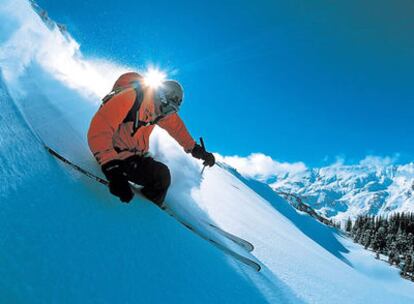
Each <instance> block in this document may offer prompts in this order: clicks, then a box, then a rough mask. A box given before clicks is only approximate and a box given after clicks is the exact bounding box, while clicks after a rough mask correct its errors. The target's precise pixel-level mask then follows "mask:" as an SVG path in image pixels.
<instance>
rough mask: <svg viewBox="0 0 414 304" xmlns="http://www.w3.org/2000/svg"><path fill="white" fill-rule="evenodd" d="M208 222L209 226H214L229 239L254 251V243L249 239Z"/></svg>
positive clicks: (249, 250)
mask: <svg viewBox="0 0 414 304" xmlns="http://www.w3.org/2000/svg"><path fill="white" fill-rule="evenodd" d="M206 224H207V225H208V226H210V227H211V228H213V229H214V230H215V231H217V232H218V233H220V234H221V235H223V236H225V237H226V238H228V239H229V240H231V241H232V242H233V243H235V244H237V245H239V246H240V247H242V248H243V249H245V250H246V251H248V252H252V251H253V250H254V245H253V244H252V243H250V242H249V241H247V240H245V239H243V238H241V237H239V236H237V235H234V234H232V233H230V232H227V231H226V230H224V229H221V228H220V227H218V226H216V225H214V224H212V223H209V222H206Z"/></svg>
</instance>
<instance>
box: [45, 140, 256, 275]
mask: <svg viewBox="0 0 414 304" xmlns="http://www.w3.org/2000/svg"><path fill="white" fill-rule="evenodd" d="M43 145H44V147H45V149H46V150H47V151H48V152H49V153H50V154H51V155H52V156H54V157H56V158H57V159H59V160H60V161H61V162H63V163H65V164H67V165H68V166H70V167H71V168H73V169H74V170H76V171H78V172H80V173H82V174H84V175H85V176H87V177H89V178H90V179H93V180H95V181H97V182H98V183H101V184H102V185H105V186H108V184H109V183H108V181H107V180H105V179H103V178H100V177H99V176H96V175H95V174H93V173H91V172H89V171H87V170H85V169H83V168H81V167H80V166H78V165H76V164H74V163H72V162H71V161H70V160H68V159H66V158H65V157H63V156H62V155H60V154H59V153H57V152H56V151H55V150H53V149H52V148H50V147H49V146H47V145H46V144H43ZM163 210H164V211H165V212H166V213H167V214H169V215H170V216H172V217H173V218H174V219H175V220H176V221H178V222H179V223H180V224H182V225H183V226H184V227H186V228H187V229H189V230H190V231H192V232H193V233H195V234H196V235H198V236H199V237H201V238H202V239H204V240H206V241H208V242H209V243H211V244H213V245H214V246H215V247H216V248H218V249H220V250H221V251H222V252H224V253H225V254H227V255H229V256H231V257H233V258H234V259H235V260H237V261H239V262H241V263H243V264H244V265H246V266H249V267H250V268H252V269H253V270H255V271H257V272H259V271H260V270H261V266H260V264H259V263H257V262H255V261H253V260H252V259H249V258H247V257H245V256H243V255H241V254H239V253H237V252H235V251H233V250H232V249H230V248H228V247H226V246H225V245H223V244H221V243H219V242H218V241H216V240H214V239H212V238H210V237H208V236H206V235H204V234H203V233H202V232H200V231H199V230H198V229H196V228H195V227H194V226H192V225H190V224H188V223H186V222H185V221H183V220H181V219H179V218H178V217H177V216H175V215H174V213H173V212H172V211H171V210H170V209H168V208H164V209H163ZM208 226H209V227H211V228H213V229H215V230H216V231H218V232H220V234H221V235H224V236H226V237H227V238H228V239H230V240H231V241H233V242H234V243H236V244H238V245H240V246H241V247H242V248H244V249H246V248H250V245H251V244H250V243H249V242H247V241H244V240H243V239H241V238H239V237H236V236H234V235H232V234H231V233H228V232H226V231H224V230H222V229H221V228H219V227H217V226H215V225H213V224H209V225H208ZM246 244H250V245H247V246H246ZM251 246H252V247H253V245H251ZM253 248H254V247H253ZM246 250H248V249H246ZM248 251H251V250H248Z"/></svg>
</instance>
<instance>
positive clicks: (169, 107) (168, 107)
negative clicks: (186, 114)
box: [156, 90, 182, 115]
mask: <svg viewBox="0 0 414 304" xmlns="http://www.w3.org/2000/svg"><path fill="white" fill-rule="evenodd" d="M156 95H157V97H158V100H159V105H160V111H161V113H162V114H163V115H169V114H172V113H176V112H178V110H179V107H180V104H181V102H182V100H178V98H175V99H173V98H167V96H166V95H165V93H164V91H163V90H158V91H157V93H156Z"/></svg>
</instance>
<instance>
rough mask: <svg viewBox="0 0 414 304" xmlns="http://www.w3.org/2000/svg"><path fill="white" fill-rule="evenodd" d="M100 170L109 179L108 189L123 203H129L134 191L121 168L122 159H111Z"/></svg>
mask: <svg viewBox="0 0 414 304" xmlns="http://www.w3.org/2000/svg"><path fill="white" fill-rule="evenodd" d="M102 171H103V173H104V174H105V176H106V178H107V179H108V181H109V191H110V192H111V193H112V194H113V195H115V196H117V197H119V199H120V200H121V201H122V202H124V203H129V202H130V201H131V200H132V198H133V197H134V193H133V192H132V190H131V187H130V186H129V183H128V178H127V176H126V174H125V173H124V171H123V169H122V160H112V161H110V162H109V163H106V164H104V165H103V166H102Z"/></svg>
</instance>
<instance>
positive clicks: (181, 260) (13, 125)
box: [0, 0, 414, 303]
mask: <svg viewBox="0 0 414 304" xmlns="http://www.w3.org/2000/svg"><path fill="white" fill-rule="evenodd" d="M0 20H1V21H2V24H7V26H6V27H5V28H2V29H1V30H0V68H1V71H2V74H3V75H4V77H3V76H1V78H0V134H1V137H0V162H1V166H0V198H1V202H0V203H1V209H0V223H1V225H0V302H1V303H27V302H30V303H44V302H46V303H50V302H52V303H79V302H81V303H85V302H86V303H96V302H99V303H125V302H132V303H135V302H139V303H164V302H172V303H174V302H177V303H265V302H270V303H334V302H336V303H370V302H376V303H391V302H398V303H412V301H413V300H414V286H413V285H412V284H411V283H410V282H408V281H405V280H402V279H400V278H399V276H398V271H397V270H396V269H392V268H390V267H388V266H387V265H385V264H384V263H382V262H379V261H376V260H375V259H373V258H372V257H371V256H370V253H369V252H366V251H364V250H363V249H362V248H360V247H359V246H357V245H354V244H353V243H351V242H349V241H348V240H347V239H345V238H344V237H342V236H341V235H340V234H338V233H337V232H336V231H335V230H333V229H331V228H329V227H326V226H324V225H322V224H320V223H318V222H316V221H314V220H313V219H312V218H311V217H309V216H307V215H304V214H300V213H298V212H297V211H296V210H294V209H293V208H292V207H291V206H290V205H289V204H288V203H287V202H286V201H285V200H283V199H282V198H280V197H279V196H278V195H276V194H275V193H274V191H273V190H272V189H271V188H270V187H268V186H267V185H265V184H263V183H260V182H257V181H254V180H249V179H245V178H243V177H241V176H240V175H238V174H237V172H235V171H234V170H233V169H231V168H230V167H227V168H220V167H218V166H216V167H213V168H209V169H206V170H205V172H204V175H203V177H201V176H200V171H201V164H200V163H199V162H197V161H196V160H194V159H192V158H190V157H189V156H188V155H187V154H185V153H184V152H183V151H182V149H181V148H180V147H179V146H178V145H177V144H176V143H175V142H174V141H173V140H172V139H171V138H169V137H168V135H167V134H166V133H165V132H164V131H162V130H160V129H156V132H154V133H155V134H153V135H152V137H151V151H152V153H153V155H154V157H156V158H157V159H159V160H162V161H164V162H165V163H166V164H167V165H168V166H169V167H170V169H171V172H172V178H173V183H172V186H171V190H170V191H169V194H168V196H167V203H168V205H169V206H170V207H171V208H172V209H173V210H175V212H176V213H177V214H179V215H180V216H181V217H182V218H184V219H186V220H187V221H189V222H191V223H193V224H194V225H197V219H200V218H201V219H208V220H210V221H213V222H215V223H216V224H217V225H218V226H220V227H222V228H224V229H226V230H228V231H229V232H231V233H234V234H237V235H239V236H241V237H243V238H246V239H248V240H249V241H251V242H252V243H254V244H255V247H256V248H255V250H254V251H253V253H252V254H253V255H254V257H255V258H256V259H257V260H258V261H259V262H260V263H261V264H262V265H263V270H262V271H261V272H260V273H256V272H253V271H252V270H251V269H250V268H248V267H246V266H243V265H241V264H239V263H238V262H235V261H234V260H233V259H231V258H229V257H228V256H226V255H224V254H223V253H222V252H221V251H219V250H218V249H216V248H215V247H213V246H211V244H209V243H208V242H206V241H204V240H202V239H200V238H199V237H197V236H195V235H194V234H193V233H191V232H190V231H188V230H187V229H185V228H184V227H183V226H182V225H180V224H178V223H177V222H176V221H175V220H174V219H172V218H171V217H169V216H168V215H167V214H165V213H163V212H161V211H160V210H159V209H158V208H156V207H155V206H153V205H152V204H151V203H149V202H147V201H145V200H144V199H142V198H140V197H136V198H135V199H134V201H133V203H131V204H129V205H125V204H121V203H119V201H118V200H117V199H115V198H114V197H112V196H111V195H109V194H108V191H107V189H105V188H104V187H103V186H102V185H100V184H97V183H95V182H93V181H91V180H90V179H88V178H86V177H85V176H83V175H80V174H78V173H77V172H74V171H72V170H71V169H70V168H68V167H67V166H65V165H63V164H61V163H60V162H58V161H57V160H55V159H54V158H53V157H51V156H50V155H49V154H48V153H47V152H46V151H45V150H44V149H43V147H42V145H41V144H40V142H39V141H38V139H37V138H36V135H35V133H37V134H40V136H41V137H42V138H43V139H44V140H45V141H46V142H47V144H49V145H51V146H52V147H53V148H55V149H57V150H58V151H59V152H61V153H63V154H64V155H65V156H66V157H68V158H70V159H72V160H74V161H76V162H77V163H78V164H80V165H82V166H84V167H85V168H87V169H88V170H91V171H93V172H94V173H96V174H99V168H97V166H96V164H95V162H94V160H93V159H92V157H91V155H90V153H89V151H88V150H87V146H86V142H85V134H86V130H87V127H88V123H89V121H90V118H91V116H92V115H93V113H94V111H96V108H97V107H98V106H99V99H98V96H99V95H100V96H102V95H104V94H105V93H106V91H105V90H104V88H105V86H106V87H107V88H109V87H110V83H111V82H112V81H113V80H114V78H116V76H117V75H118V73H120V71H123V70H125V68H122V67H119V66H116V65H114V64H111V63H108V62H104V61H102V60H90V59H85V58H83V57H82V55H81V54H80V52H79V49H78V47H79V46H78V45H77V44H76V42H75V41H74V40H73V39H72V38H71V37H70V35H69V34H67V33H65V35H62V33H61V31H60V30H59V28H53V26H50V23H48V26H46V25H45V24H44V23H43V22H42V20H41V18H39V16H38V15H37V14H36V13H34V12H33V10H32V9H31V7H30V5H29V4H28V3H26V2H25V1H21V0H19V1H5V3H4V4H2V6H0ZM102 70H105V71H106V73H104V74H103V73H101V71H102ZM85 75H86V76H85ZM102 75H107V76H106V77H103V76H102ZM89 82H90V83H89ZM86 88H88V89H89V91H87V90H86ZM29 125H30V127H29ZM244 254H245V255H246V256H247V255H248V254H247V253H244Z"/></svg>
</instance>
